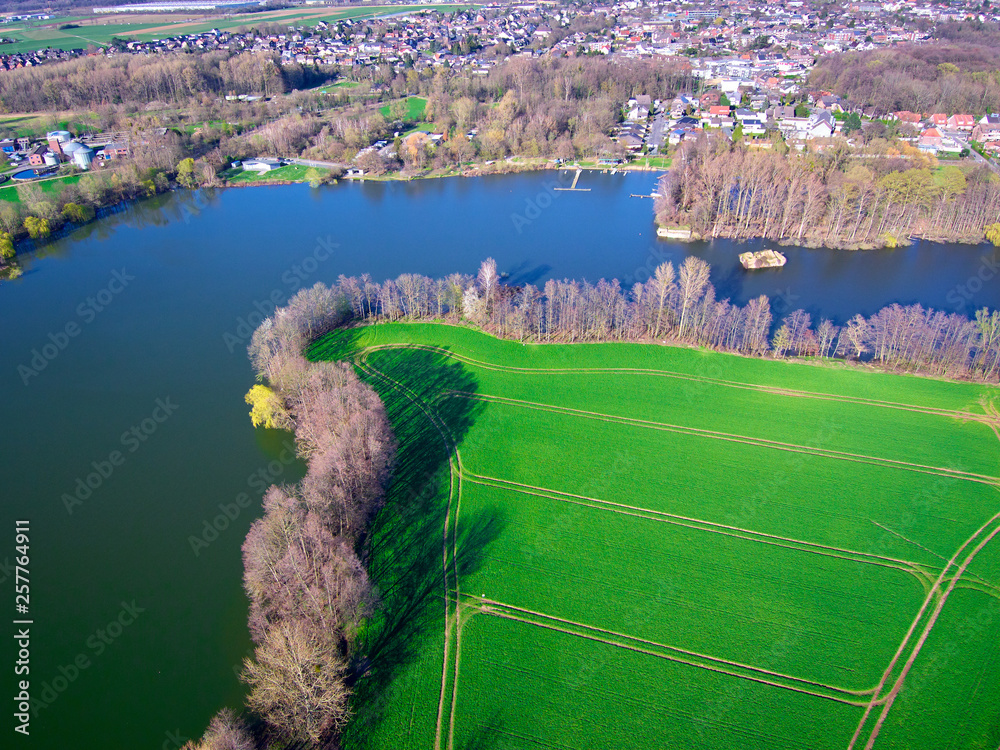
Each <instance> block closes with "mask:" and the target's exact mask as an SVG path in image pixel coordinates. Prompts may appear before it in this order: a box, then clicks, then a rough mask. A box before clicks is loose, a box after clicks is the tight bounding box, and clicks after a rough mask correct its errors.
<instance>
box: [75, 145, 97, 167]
mask: <svg viewBox="0 0 1000 750" xmlns="http://www.w3.org/2000/svg"><path fill="white" fill-rule="evenodd" d="M93 160H94V149H92V148H91V147H90V146H84V145H83V144H80V148H78V149H75V150H74V151H73V161H74V162H76V165H77V166H78V167H79V168H80V169H90V163H91V162H92V161H93Z"/></svg>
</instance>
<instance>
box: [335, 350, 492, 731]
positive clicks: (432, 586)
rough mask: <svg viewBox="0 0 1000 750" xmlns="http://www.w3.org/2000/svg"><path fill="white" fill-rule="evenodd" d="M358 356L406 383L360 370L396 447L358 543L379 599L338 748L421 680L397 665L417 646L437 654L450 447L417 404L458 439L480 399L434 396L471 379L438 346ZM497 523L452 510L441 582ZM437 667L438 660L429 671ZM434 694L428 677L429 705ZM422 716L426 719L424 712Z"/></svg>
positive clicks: (475, 561)
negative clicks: (382, 492) (390, 472)
mask: <svg viewBox="0 0 1000 750" xmlns="http://www.w3.org/2000/svg"><path fill="white" fill-rule="evenodd" d="M339 345H340V344H338V346H339ZM366 365H367V366H368V367H369V368H373V369H375V370H377V371H379V372H381V373H383V374H384V375H385V376H387V377H388V378H391V379H392V380H395V381H397V382H398V383H400V384H401V385H402V386H404V387H405V388H406V390H407V391H408V393H406V394H404V393H403V392H401V391H400V389H399V388H398V387H395V386H394V385H393V384H391V383H386V382H385V381H383V380H381V379H380V378H378V377H373V376H372V375H371V374H368V373H365V372H361V375H362V377H364V378H365V379H366V380H367V382H369V383H370V384H371V385H372V386H373V387H374V388H375V389H376V390H377V391H378V393H379V395H380V396H381V398H382V401H383V403H384V404H385V407H386V411H387V413H388V416H389V419H390V421H391V423H392V427H393V430H394V431H395V433H396V439H397V440H398V441H399V453H398V456H397V461H396V468H395V473H394V476H393V480H392V483H391V485H390V487H389V491H388V494H387V498H386V505H385V507H384V508H383V509H382V510H381V511H380V512H379V513H378V515H377V516H376V518H375V520H374V522H373V524H372V528H371V530H370V533H369V535H368V538H367V542H366V545H365V549H364V550H363V553H364V557H365V562H366V566H367V568H368V573H369V576H370V578H371V581H372V584H373V586H374V588H375V591H376V594H377V595H378V597H379V604H378V611H377V612H376V614H375V616H374V617H372V618H371V619H370V621H369V622H368V624H367V625H366V627H365V628H364V630H363V632H362V633H361V634H360V635H359V638H358V642H357V645H356V647H355V653H357V654H359V657H358V663H357V664H356V667H355V671H354V680H355V683H354V686H353V688H354V697H353V699H352V709H353V711H354V718H353V719H352V721H351V723H350V724H349V726H348V727H347V728H346V729H345V731H344V734H343V736H342V743H343V745H344V747H348V748H364V747H370V746H373V741H374V737H373V735H374V734H375V732H374V731H373V730H374V729H375V728H376V727H377V726H378V724H379V723H380V722H381V721H383V720H384V718H385V717H386V715H388V714H390V711H389V710H388V709H389V708H390V705H389V703H390V701H391V700H393V699H394V698H395V699H396V700H399V699H400V698H401V697H403V696H406V697H409V695H410V694H412V693H413V692H414V691H418V690H420V689H421V687H426V686H427V683H426V681H422V680H416V679H412V675H411V673H410V672H409V671H407V670H406V667H407V666H409V665H411V664H412V663H413V662H414V661H415V660H417V659H418V658H420V656H421V654H422V653H424V652H425V651H424V650H425V648H426V649H430V651H431V653H435V654H440V648H441V644H442V643H443V638H444V611H445V603H444V598H443V596H444V573H443V570H442V567H443V566H442V544H443V537H442V530H443V528H444V522H445V517H446V515H447V513H448V497H449V492H450V484H451V475H450V471H449V464H448V459H449V456H450V449H449V447H448V446H447V445H446V443H445V440H444V438H443V437H442V434H441V432H440V431H439V429H438V427H436V426H435V424H434V423H433V422H432V421H431V419H429V418H428V416H427V414H426V413H425V411H424V410H423V409H426V408H429V409H431V410H432V411H433V412H434V413H436V414H437V415H438V416H439V417H440V418H441V420H442V421H443V422H444V423H445V424H446V425H447V428H448V431H449V432H450V435H448V439H449V440H454V441H455V442H456V443H458V442H460V441H461V439H462V437H463V436H464V435H465V434H466V433H467V432H468V430H469V428H470V427H471V426H472V424H473V423H474V422H475V419H476V417H477V416H478V415H479V414H480V412H481V410H482V409H483V406H484V405H483V404H482V403H481V402H479V401H475V400H473V399H468V398H438V397H440V396H441V394H444V393H447V392H449V391H464V392H467V393H474V392H475V391H476V390H477V387H478V384H477V382H476V379H475V377H474V376H473V375H472V374H471V373H469V372H468V371H467V370H466V368H465V366H464V365H462V364H461V363H459V362H454V361H451V360H449V359H448V358H447V357H445V356H442V355H441V354H439V353H436V352H430V351H421V350H408V349H390V350H381V351H377V352H373V353H371V355H370V356H369V358H368V360H367V362H366ZM414 398H416V399H417V402H416V403H415V402H414V400H413V399H414ZM435 399H436V400H435ZM421 407H423V408H421ZM456 488H457V485H456ZM502 526H503V522H502V519H501V518H500V517H499V515H498V514H497V513H496V512H494V511H492V510H483V511H479V512H477V513H471V514H470V513H465V514H463V515H462V516H461V518H460V519H459V522H458V524H457V527H456V528H455V532H456V545H455V548H456V549H457V557H456V559H454V560H452V559H451V549H450V547H451V545H450V540H449V561H448V570H449V573H450V574H451V575H450V577H449V584H450V585H452V586H453V585H454V576H453V571H454V569H455V568H456V567H457V569H458V572H459V578H460V579H461V577H463V576H465V575H468V574H469V573H471V572H473V571H475V570H476V569H478V567H479V566H480V564H481V562H482V560H483V557H484V554H485V550H486V548H487V546H488V545H489V544H490V542H492V541H493V540H494V539H496V537H497V536H498V535H499V534H500V531H501V529H502ZM449 537H450V533H449ZM439 658H440V657H435V659H439ZM440 669H441V665H440V662H438V663H437V664H436V665H435V674H436V675H437V676H438V679H439V677H440ZM404 679H405V684H404ZM425 692H426V691H425ZM437 697H438V687H437V683H436V682H435V683H434V686H433V705H436V701H437ZM431 710H433V709H431ZM430 718H431V721H433V718H434V717H433V715H432V716H431V717H430Z"/></svg>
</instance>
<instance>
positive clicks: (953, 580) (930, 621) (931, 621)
mask: <svg viewBox="0 0 1000 750" xmlns="http://www.w3.org/2000/svg"><path fill="white" fill-rule="evenodd" d="M998 521H1000V513H997V514H996V515H994V516H993V517H992V518H990V519H989V520H988V521H987V522H986V523H984V524H983V525H982V526H980V527H979V529H977V530H976V532H975V533H974V534H973V535H972V536H970V537H969V538H968V539H966V540H965V542H963V543H962V546H961V547H959V548H958V549H957V550H956V551H955V553H954V554H953V555H952V556H951V558H950V559H949V560H948V563H947V565H945V567H944V569H943V570H942V571H941V573H940V575H939V576H938V577H937V580H935V582H934V585H933V587H932V588H931V591H930V592H929V593H928V595H927V596H926V597H925V599H924V603H923V604H922V605H921V607H920V610H919V611H918V612H917V615H916V617H914V618H913V622H912V623H911V624H910V628H909V630H907V631H906V635H905V636H904V637H903V641H902V643H900V644H899V648H898V649H897V650H896V653H895V655H894V656H893V657H892V660H891V661H890V662H889V666H888V667H886V669H885V672H884V673H883V674H882V678H881V679H880V680H879V683H878V686H877V687H876V688H875V693H874V694H873V696H872V700H871V701H870V702H869V703H868V705H867V706H866V707H865V712H864V714H863V715H862V716H861V720H860V721H859V722H858V726H857V729H855V730H854V735H853V736H852V737H851V741H850V742H849V743H848V745H847V750H854V747H855V745H856V744H857V742H858V740H859V739H860V737H861V735H862V733H863V731H864V727H865V724H866V723H867V722H868V717H869V716H870V715H871V713H872V710H873V709H874V708H875V706H877V705H881V706H882V707H883V708H882V712H881V714H880V715H879V718H878V720H877V721H876V722H875V727H874V728H873V729H872V732H871V734H870V735H869V736H868V741H867V742H866V743H865V750H871V748H872V747H873V746H874V744H875V739H876V738H877V737H878V733H879V731H880V730H881V728H882V724H883V723H884V722H885V719H886V716H888V714H889V710H890V709H891V708H892V704H893V703H894V702H895V700H896V696H898V695H899V691H900V690H901V689H902V687H903V681H904V680H905V679H906V676H907V674H909V671H910V668H911V667H912V666H913V662H914V661H916V658H917V655H918V654H919V653H920V651H921V649H922V648H923V646H924V643H925V642H926V641H927V637H928V636H929V635H930V632H931V630H932V629H933V627H934V625H935V623H936V622H937V619H938V616H939V615H940V614H941V610H942V609H943V608H944V605H945V602H947V600H948V597H949V596H950V595H951V592H952V591H954V590H955V587H956V586H957V585H958V582H959V580H960V579H961V578H962V575H963V574H964V573H965V569H966V568H967V567H968V565H969V563H971V562H972V560H973V558H975V556H976V555H977V554H978V553H979V551H980V550H981V549H982V548H983V547H985V546H986V545H987V544H988V543H989V542H990V541H991V540H992V539H993V537H994V536H996V535H997V534H998V533H1000V524H998V523H997V522H998ZM992 525H996V526H995V528H994V529H993V530H992V531H990V532H989V533H988V534H987V535H986V537H985V538H983V539H982V541H980V542H979V543H978V544H977V545H976V546H975V547H974V548H973V549H972V551H971V552H969V553H968V554H967V555H966V556H965V558H964V559H963V560H962V563H961V564H960V565H959V566H958V569H957V570H956V572H955V574H954V575H953V576H951V577H950V578H949V577H948V576H947V573H948V569H949V568H950V567H952V566H953V565H955V563H956V561H957V559H958V557H959V556H960V555H961V554H962V551H963V550H965V549H966V548H967V547H968V546H969V545H970V544H973V543H974V542H975V541H976V539H977V538H979V537H980V536H981V535H982V534H983V533H984V532H986V531H987V530H988V529H989V528H990V526H992ZM946 580H949V581H950V583H949V584H948V588H947V589H946V590H945V591H944V593H943V594H940V595H939V593H938V592H939V590H940V588H941V586H942V585H943V584H944V582H945V581H946ZM932 602H936V604H935V607H934V610H933V611H932V612H931V613H930V616H929V617H928V618H927V620H926V622H925V624H924V627H923V630H922V631H921V634H920V637H919V638H918V639H917V642H916V643H915V644H914V646H913V648H912V649H911V650H910V654H909V656H908V658H907V660H906V662H905V663H904V664H903V667H902V669H901V670H900V673H899V675H898V676H897V677H896V679H895V681H894V682H893V685H892V688H891V689H890V690H889V692H888V693H886V694H885V695H884V696H882V697H878V696H879V695H880V694H881V692H882V688H883V687H885V684H886V682H888V681H889V678H890V677H891V676H892V673H893V671H894V670H895V667H896V664H897V662H898V661H899V659H900V657H901V656H902V655H903V652H904V651H905V650H906V646H907V644H908V643H909V642H910V639H911V638H912V637H913V634H914V633H915V632H916V630H917V626H918V625H919V624H920V623H921V622H922V621H924V614H925V613H926V612H927V610H928V608H929V607H930V605H931V603H932Z"/></svg>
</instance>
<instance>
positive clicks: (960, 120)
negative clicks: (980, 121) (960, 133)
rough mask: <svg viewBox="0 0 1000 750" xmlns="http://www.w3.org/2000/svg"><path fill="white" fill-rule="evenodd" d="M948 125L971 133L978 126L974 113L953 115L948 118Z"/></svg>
mask: <svg viewBox="0 0 1000 750" xmlns="http://www.w3.org/2000/svg"><path fill="white" fill-rule="evenodd" d="M948 127H949V128H953V129H955V130H964V131H965V132H966V133H971V132H972V129H973V128H974V127H976V118H975V117H973V116H972V115H952V116H951V117H949V118H948Z"/></svg>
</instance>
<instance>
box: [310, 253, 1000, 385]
mask: <svg viewBox="0 0 1000 750" xmlns="http://www.w3.org/2000/svg"><path fill="white" fill-rule="evenodd" d="M709 271H710V267H709V265H708V264H707V263H705V261H703V260H701V259H700V258H696V257H694V256H690V257H688V258H687V259H685V261H684V262H683V263H682V264H681V265H680V267H679V268H675V267H674V265H673V264H672V263H664V264H662V265H660V266H659V267H658V268H657V269H656V270H655V272H654V273H653V275H652V276H651V278H650V279H649V280H648V281H646V282H645V283H636V284H635V285H633V287H632V288H631V289H630V290H623V289H622V288H621V286H620V285H619V283H618V282H617V281H616V280H615V281H610V282H608V281H605V280H603V279H602V280H601V281H599V282H597V284H590V283H588V282H586V281H584V282H578V281H565V280H564V281H556V280H554V279H553V280H550V281H548V282H547V283H546V284H545V286H544V287H543V288H542V289H538V288H536V287H534V286H532V285H530V284H527V285H524V286H505V285H503V284H502V283H501V279H500V276H499V273H498V271H497V268H496V263H495V262H494V261H493V260H492V259H488V260H487V261H485V262H484V263H483V265H482V267H481V269H480V271H479V274H478V276H476V277H472V276H465V275H461V274H453V275H451V276H449V277H447V278H444V279H431V278H428V277H426V276H419V275H415V274H404V275H402V276H400V277H399V278H397V279H392V280H388V281H385V282H382V283H378V282H375V281H373V280H372V279H371V278H370V277H369V276H367V275H366V276H362V277H360V278H355V277H344V276H342V277H341V278H340V279H339V280H338V281H337V283H336V284H335V285H333V286H332V287H330V288H327V287H325V286H323V285H322V284H318V285H317V286H316V287H314V288H313V289H312V290H310V291H309V294H310V295H314V296H316V297H321V298H322V299H323V300H324V305H325V307H326V309H328V310H329V311H330V312H328V313H327V318H326V321H327V323H326V324H325V325H323V326H320V327H319V328H327V329H329V328H330V327H332V326H331V325H330V323H329V321H332V320H334V319H336V320H337V323H338V324H339V323H341V322H343V321H344V320H345V319H347V318H353V319H355V320H358V321H370V320H389V321H395V320H406V319H441V318H443V319H450V320H453V321H458V320H466V321H469V322H471V323H473V324H475V325H477V326H480V327H481V328H483V329H485V330H487V331H489V332H491V333H494V334H496V335H497V336H500V337H503V338H512V339H517V340H520V341H545V342H582V341H672V342H681V343H685V344H693V345H698V346H706V347H710V348H713V349H718V350H721V351H734V352H740V353H742V354H748V355H755V356H764V355H768V356H774V357H789V356H808V357H822V358H827V357H839V358H844V359H856V360H860V361H866V362H872V363H875V364H878V365H880V366H882V367H885V368H887V369H892V370H900V371H908V372H925V373H929V374H935V375H942V376H947V377H954V378H981V379H987V380H996V379H997V377H998V374H1000V312H996V311H993V312H991V311H989V310H987V309H985V308H983V309H981V310H979V311H977V312H976V314H975V319H973V320H970V319H969V318H967V317H965V316H964V315H960V314H957V313H946V312H941V311H936V310H931V309H925V308H924V307H922V306H921V305H910V306H907V307H904V306H901V305H898V304H894V305H889V306H888V307H885V308H883V309H881V310H880V311H878V312H877V313H875V314H874V315H872V316H870V317H867V318H866V317H864V316H862V315H856V316H854V317H853V318H852V319H851V320H850V321H848V322H847V323H846V324H845V325H844V326H837V325H834V323H833V322H832V321H830V320H827V319H822V320H820V321H818V322H817V323H816V324H814V323H813V320H812V317H811V316H810V315H809V313H807V312H805V311H804V310H796V311H794V312H792V313H791V314H789V315H788V316H786V317H784V318H783V319H782V320H781V321H780V322H779V324H778V325H777V328H776V329H775V330H774V331H773V333H772V330H771V329H772V320H773V318H772V313H771V305H770V301H769V300H768V298H767V297H766V296H763V295H762V296H760V297H758V298H756V299H752V300H750V301H749V302H748V303H747V304H746V305H743V306H740V305H735V304H733V303H731V302H730V301H729V300H718V299H717V298H716V294H715V288H714V287H713V286H712V284H711V283H710V281H709ZM338 305H339V308H338ZM333 311H336V312H333ZM294 328H295V329H296V330H299V329H301V326H296V327H294ZM306 338H308V336H306Z"/></svg>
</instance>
